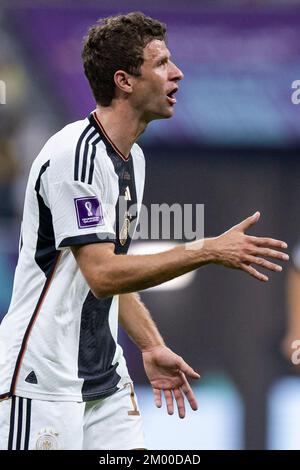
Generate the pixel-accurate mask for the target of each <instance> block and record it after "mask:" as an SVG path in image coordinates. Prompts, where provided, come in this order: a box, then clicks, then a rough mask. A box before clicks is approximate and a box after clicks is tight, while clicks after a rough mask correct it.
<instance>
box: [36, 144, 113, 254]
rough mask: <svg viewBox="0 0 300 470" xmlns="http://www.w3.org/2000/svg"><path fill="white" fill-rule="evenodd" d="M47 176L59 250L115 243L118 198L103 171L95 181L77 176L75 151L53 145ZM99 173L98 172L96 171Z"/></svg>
mask: <svg viewBox="0 0 300 470" xmlns="http://www.w3.org/2000/svg"><path fill="white" fill-rule="evenodd" d="M51 150H52V156H51V158H50V161H49V169H48V171H47V173H46V174H45V177H46V178H45V180H44V183H45V194H47V198H48V201H49V208H50V211H51V216H52V224H53V232H54V238H55V246H56V249H57V250H61V249H65V248H71V247H72V246H79V245H86V244H91V243H95V244H99V242H102V241H104V242H107V240H110V241H111V242H112V243H114V241H115V230H114V224H115V210H114V208H115V202H116V201H115V197H114V194H112V191H110V182H109V181H108V180H107V179H106V178H105V177H104V176H103V174H102V171H101V169H100V168H98V167H97V169H95V170H94V173H93V178H92V180H90V179H89V178H87V176H86V177H85V178H84V177H82V175H81V174H80V177H77V176H76V173H75V172H74V166H75V149H74V148H73V147H72V146H71V147H68V146H67V147H64V146H63V145H61V146H60V145H59V142H58V143H57V144H56V145H55V146H53V148H52V149H51ZM96 170H97V171H96Z"/></svg>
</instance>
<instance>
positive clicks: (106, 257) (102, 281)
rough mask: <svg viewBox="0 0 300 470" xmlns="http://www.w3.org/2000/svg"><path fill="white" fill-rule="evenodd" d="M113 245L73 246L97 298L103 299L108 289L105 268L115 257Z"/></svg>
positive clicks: (76, 257)
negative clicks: (103, 294)
mask: <svg viewBox="0 0 300 470" xmlns="http://www.w3.org/2000/svg"><path fill="white" fill-rule="evenodd" d="M114 248H115V245H114V244H113V243H109V242H108V243H95V244H91V245H82V246H72V248H71V249H72V252H73V255H74V257H75V259H76V262H77V264H78V266H79V268H80V270H81V272H82V274H83V276H84V278H85V279H86V281H87V283H88V285H89V287H90V289H91V291H92V292H93V294H94V295H95V297H102V293H103V292H105V288H106V281H107V279H106V277H105V266H107V263H109V262H110V260H111V257H113V256H115V253H114Z"/></svg>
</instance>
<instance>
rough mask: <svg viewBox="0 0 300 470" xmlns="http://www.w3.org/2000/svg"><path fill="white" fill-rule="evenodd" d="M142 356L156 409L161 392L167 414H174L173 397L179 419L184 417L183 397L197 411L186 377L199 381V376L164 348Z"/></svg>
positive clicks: (154, 349) (147, 352)
mask: <svg viewBox="0 0 300 470" xmlns="http://www.w3.org/2000/svg"><path fill="white" fill-rule="evenodd" d="M142 354H143V362H144V367H145V371H146V374H147V376H148V379H149V381H150V383H151V386H152V388H153V393H154V399H155V404H156V406H157V407H158V408H160V407H161V406H162V400H161V391H163V393H164V395H165V399H166V404H167V410H168V413H169V414H173V413H174V404H173V396H174V398H175V400H176V403H177V408H178V414H179V416H180V418H184V417H185V403H184V395H185V396H186V398H187V400H188V402H189V404H190V406H191V408H192V409H193V410H197V409H198V405H197V400H196V397H195V395H194V393H193V391H192V389H191V387H190V385H189V383H188V381H187V379H186V376H188V377H191V378H193V379H199V378H200V375H199V374H197V372H195V371H194V370H193V369H192V368H191V367H190V366H189V365H188V364H187V363H186V362H185V361H184V360H183V359H182V358H181V357H180V356H178V355H177V354H175V353H174V352H173V351H171V349H169V348H167V347H166V346H156V347H155V348H153V349H151V350H148V351H143V353H142Z"/></svg>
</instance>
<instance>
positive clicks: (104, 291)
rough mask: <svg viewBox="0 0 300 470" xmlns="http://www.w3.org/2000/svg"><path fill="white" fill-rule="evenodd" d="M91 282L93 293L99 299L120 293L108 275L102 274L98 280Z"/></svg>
mask: <svg viewBox="0 0 300 470" xmlns="http://www.w3.org/2000/svg"><path fill="white" fill-rule="evenodd" d="M89 284H90V288H91V291H92V293H93V295H94V296H95V297H96V299H98V300H100V299H106V298H108V297H112V296H114V295H115V294H118V292H117V290H116V285H115V283H113V282H112V281H109V279H108V276H104V275H100V276H98V277H97V280H95V281H94V282H90V283H89Z"/></svg>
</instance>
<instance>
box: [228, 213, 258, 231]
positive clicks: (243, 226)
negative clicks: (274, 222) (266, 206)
mask: <svg viewBox="0 0 300 470" xmlns="http://www.w3.org/2000/svg"><path fill="white" fill-rule="evenodd" d="M259 218H260V212H258V211H257V212H255V213H254V214H253V215H251V216H250V217H247V219H244V220H242V222H240V223H239V224H237V225H235V226H234V227H232V228H233V229H234V230H238V231H239V232H245V231H246V230H248V229H249V228H250V227H251V226H252V225H254V224H256V222H258V220H259Z"/></svg>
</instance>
